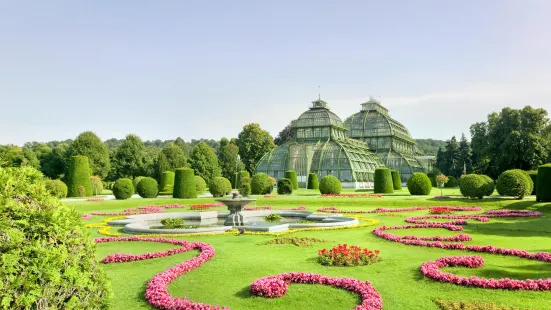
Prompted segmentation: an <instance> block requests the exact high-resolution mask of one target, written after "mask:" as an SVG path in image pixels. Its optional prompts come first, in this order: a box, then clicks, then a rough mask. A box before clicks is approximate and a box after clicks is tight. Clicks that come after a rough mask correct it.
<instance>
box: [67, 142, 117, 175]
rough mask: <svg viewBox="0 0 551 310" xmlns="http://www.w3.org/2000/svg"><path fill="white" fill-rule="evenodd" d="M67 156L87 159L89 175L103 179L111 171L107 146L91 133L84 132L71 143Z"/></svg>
mask: <svg viewBox="0 0 551 310" xmlns="http://www.w3.org/2000/svg"><path fill="white" fill-rule="evenodd" d="M68 153H69V156H77V155H82V156H86V157H88V160H89V163H90V168H91V169H92V172H91V174H93V175H97V176H100V177H101V178H105V177H106V176H107V174H108V173H109V170H110V169H111V162H110V159H109V150H108V149H107V145H105V144H104V143H103V142H101V139H100V138H99V137H98V136H97V135H96V134H95V133H93V132H91V131H85V132H83V133H81V134H80V135H78V137H77V138H76V139H75V141H73V143H71V146H70V148H69V150H68Z"/></svg>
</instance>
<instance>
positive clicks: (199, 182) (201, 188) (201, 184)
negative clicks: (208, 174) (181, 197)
mask: <svg viewBox="0 0 551 310" xmlns="http://www.w3.org/2000/svg"><path fill="white" fill-rule="evenodd" d="M206 190H207V182H205V179H203V178H202V177H201V176H199V175H196V176H195V192H196V193H197V194H202V193H204V192H205V191H206Z"/></svg>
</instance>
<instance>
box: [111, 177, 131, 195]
mask: <svg viewBox="0 0 551 310" xmlns="http://www.w3.org/2000/svg"><path fill="white" fill-rule="evenodd" d="M113 195H115V198H117V199H120V200H124V199H128V198H130V197H132V195H134V184H132V180H130V179H127V178H121V179H118V180H117V181H116V182H115V184H113Z"/></svg>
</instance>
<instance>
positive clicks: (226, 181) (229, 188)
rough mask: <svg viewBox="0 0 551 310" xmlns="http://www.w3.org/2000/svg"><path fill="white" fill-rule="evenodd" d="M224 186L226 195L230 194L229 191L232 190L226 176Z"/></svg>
mask: <svg viewBox="0 0 551 310" xmlns="http://www.w3.org/2000/svg"><path fill="white" fill-rule="evenodd" d="M222 178H223V179H224V186H225V189H226V195H229V194H231V191H232V186H231V182H230V180H228V179H227V178H224V177H222Z"/></svg>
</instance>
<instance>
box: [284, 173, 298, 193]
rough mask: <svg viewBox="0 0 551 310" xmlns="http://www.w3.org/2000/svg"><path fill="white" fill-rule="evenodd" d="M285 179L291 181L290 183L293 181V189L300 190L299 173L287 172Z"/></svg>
mask: <svg viewBox="0 0 551 310" xmlns="http://www.w3.org/2000/svg"><path fill="white" fill-rule="evenodd" d="M285 179H289V181H291V185H292V186H293V189H298V180H297V172H296V171H295V170H287V171H285Z"/></svg>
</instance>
